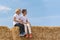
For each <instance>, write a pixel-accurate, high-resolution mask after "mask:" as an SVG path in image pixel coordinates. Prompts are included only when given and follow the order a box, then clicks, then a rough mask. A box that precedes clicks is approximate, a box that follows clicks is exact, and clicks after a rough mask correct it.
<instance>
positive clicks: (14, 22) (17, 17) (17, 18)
mask: <svg viewBox="0 0 60 40" xmlns="http://www.w3.org/2000/svg"><path fill="white" fill-rule="evenodd" d="M14 17H16V20H19V19H20V15H17V14H14V16H13V19H14ZM16 23H19V22H16V21H14V20H13V25H15V24H16Z"/></svg>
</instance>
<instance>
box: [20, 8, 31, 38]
mask: <svg viewBox="0 0 60 40" xmlns="http://www.w3.org/2000/svg"><path fill="white" fill-rule="evenodd" d="M26 15H27V10H26V9H23V10H22V16H21V20H22V21H23V24H24V26H25V34H26V38H28V37H30V38H32V32H31V25H30V23H29V21H28V19H27V17H26ZM27 29H28V31H27ZM28 33H29V34H28Z"/></svg>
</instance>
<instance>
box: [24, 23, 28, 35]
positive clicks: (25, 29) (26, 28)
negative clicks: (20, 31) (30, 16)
mask: <svg viewBox="0 0 60 40" xmlns="http://www.w3.org/2000/svg"><path fill="white" fill-rule="evenodd" d="M24 27H25V34H27V33H28V32H27V25H26V24H24Z"/></svg>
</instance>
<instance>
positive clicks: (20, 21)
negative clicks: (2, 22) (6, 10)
mask: <svg viewBox="0 0 60 40" xmlns="http://www.w3.org/2000/svg"><path fill="white" fill-rule="evenodd" d="M14 21H15V22H19V23H22V20H17V19H16V17H14Z"/></svg>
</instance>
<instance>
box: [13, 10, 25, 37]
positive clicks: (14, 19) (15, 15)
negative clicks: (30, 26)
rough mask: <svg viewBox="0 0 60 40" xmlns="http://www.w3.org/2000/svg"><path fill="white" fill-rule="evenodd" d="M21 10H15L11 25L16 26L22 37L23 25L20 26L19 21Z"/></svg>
mask: <svg viewBox="0 0 60 40" xmlns="http://www.w3.org/2000/svg"><path fill="white" fill-rule="evenodd" d="M20 14H21V10H20V9H16V13H15V14H14V16H13V25H14V26H18V27H19V30H20V36H24V32H25V31H24V25H23V24H22V20H20Z"/></svg>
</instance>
